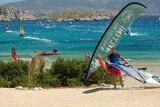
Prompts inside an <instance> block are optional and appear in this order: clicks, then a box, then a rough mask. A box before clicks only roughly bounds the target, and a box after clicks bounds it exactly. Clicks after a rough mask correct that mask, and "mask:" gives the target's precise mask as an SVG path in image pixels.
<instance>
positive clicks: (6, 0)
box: [0, 0, 22, 5]
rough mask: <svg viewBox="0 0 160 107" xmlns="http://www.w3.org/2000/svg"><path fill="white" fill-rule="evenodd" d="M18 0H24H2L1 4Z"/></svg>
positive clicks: (0, 0)
mask: <svg viewBox="0 0 160 107" xmlns="http://www.w3.org/2000/svg"><path fill="white" fill-rule="evenodd" d="M16 1H22V0H0V5H2V4H5V3H10V2H16Z"/></svg>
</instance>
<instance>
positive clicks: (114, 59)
mask: <svg viewBox="0 0 160 107" xmlns="http://www.w3.org/2000/svg"><path fill="white" fill-rule="evenodd" d="M107 61H110V62H111V63H116V64H121V63H122V61H123V62H124V64H128V61H127V60H126V59H125V58H124V57H123V56H121V55H120V54H119V53H118V52H117V51H116V49H115V48H112V52H111V54H110V55H109V56H108V58H107ZM109 70H110V72H111V73H112V74H113V77H112V82H113V85H114V87H115V88H116V80H117V78H118V79H119V82H120V84H121V86H122V87H123V86H124V84H123V77H122V74H121V71H120V70H118V69H116V68H114V67H112V66H110V67H109Z"/></svg>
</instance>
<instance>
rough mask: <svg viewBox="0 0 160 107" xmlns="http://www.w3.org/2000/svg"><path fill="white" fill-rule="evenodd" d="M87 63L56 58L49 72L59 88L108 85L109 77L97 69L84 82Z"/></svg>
mask: <svg viewBox="0 0 160 107" xmlns="http://www.w3.org/2000/svg"><path fill="white" fill-rule="evenodd" d="M88 65H89V63H88V62H87V61H84V60H77V59H72V60H69V59H67V60H65V59H63V58H58V59H57V60H56V62H54V63H53V64H52V67H51V69H50V72H51V73H52V75H55V76H56V77H57V79H58V81H59V83H60V86H69V87H75V86H83V85H91V84H100V83H110V80H111V77H110V75H108V74H107V73H105V72H103V71H102V70H101V69H98V70H97V71H96V72H95V73H94V74H93V75H92V77H91V79H89V80H86V73H87V68H88Z"/></svg>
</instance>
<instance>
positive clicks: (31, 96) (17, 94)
mask: <svg viewBox="0 0 160 107" xmlns="http://www.w3.org/2000/svg"><path fill="white" fill-rule="evenodd" d="M0 95H1V97H0V106H1V107H160V100H159V98H160V88H148V89H147V88H146V89H144V88H124V89H117V90H113V89H111V88H105V87H94V88H68V89H67V88H66V89H65V88H62V89H48V90H40V91H35V90H16V89H6V88H2V89H0Z"/></svg>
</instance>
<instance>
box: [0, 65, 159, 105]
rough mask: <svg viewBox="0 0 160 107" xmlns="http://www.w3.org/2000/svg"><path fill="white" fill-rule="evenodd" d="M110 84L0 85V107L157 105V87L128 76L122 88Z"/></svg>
mask: <svg viewBox="0 0 160 107" xmlns="http://www.w3.org/2000/svg"><path fill="white" fill-rule="evenodd" d="M136 66H139V64H138V65H136ZM141 66H142V65H141ZM144 66H145V67H147V68H148V70H151V71H152V70H154V71H156V72H158V71H160V68H159V66H158V65H155V66H153V65H152V64H151V65H144ZM112 87H113V86H110V87H107V86H97V87H88V88H87V87H85V88H54V89H43V90H17V89H14V88H0V95H1V96H0V107H160V87H157V86H151V85H144V84H141V83H139V82H137V81H135V80H134V79H131V78H130V77H126V78H125V87H124V88H120V87H118V89H113V88H112ZM144 87H146V88H144Z"/></svg>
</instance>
